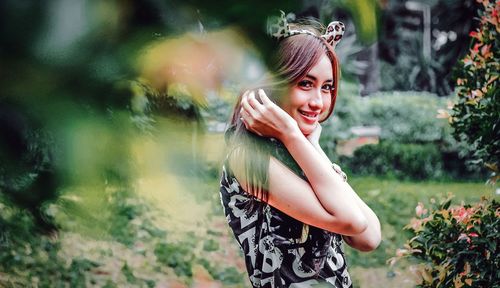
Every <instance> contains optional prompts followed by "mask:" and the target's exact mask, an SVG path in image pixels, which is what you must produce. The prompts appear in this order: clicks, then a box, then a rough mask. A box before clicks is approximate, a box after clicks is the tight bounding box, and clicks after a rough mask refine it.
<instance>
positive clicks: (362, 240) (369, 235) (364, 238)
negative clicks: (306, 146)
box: [307, 125, 382, 251]
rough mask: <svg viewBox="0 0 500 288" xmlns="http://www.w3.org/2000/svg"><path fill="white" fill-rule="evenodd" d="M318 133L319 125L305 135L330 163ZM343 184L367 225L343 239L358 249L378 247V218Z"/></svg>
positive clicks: (379, 236) (349, 187) (319, 132)
mask: <svg viewBox="0 0 500 288" xmlns="http://www.w3.org/2000/svg"><path fill="white" fill-rule="evenodd" d="M320 135H321V126H320V125H318V127H317V128H316V129H315V130H314V132H313V133H311V135H309V136H308V137H307V139H308V140H309V142H311V144H313V146H314V148H316V151H317V152H318V153H319V154H320V155H321V156H322V158H323V160H324V161H327V163H331V161H330V159H329V158H328V156H327V155H326V153H325V152H324V151H323V149H322V148H321V146H320V145H319V137H320ZM345 184H346V185H347V186H348V188H347V189H350V190H352V192H353V193H354V195H355V199H356V204H357V205H358V207H359V208H360V209H361V211H362V212H363V214H364V215H365V217H366V219H367V221H368V227H367V228H366V230H365V231H363V232H362V233H361V234H358V235H353V236H346V235H344V236H343V237H344V240H345V242H346V243H347V244H349V246H351V247H353V248H356V249H358V250H360V251H372V250H374V249H376V248H377V247H378V245H379V244H380V241H381V239H382V234H381V229H380V222H379V219H378V217H377V215H375V213H374V212H373V211H372V209H370V207H368V205H366V203H365V202H363V200H362V199H361V198H360V197H359V196H358V195H357V194H356V193H355V192H354V190H353V189H352V187H351V186H350V185H349V184H348V183H345Z"/></svg>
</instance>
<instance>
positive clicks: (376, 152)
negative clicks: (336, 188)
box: [341, 141, 444, 180]
mask: <svg viewBox="0 0 500 288" xmlns="http://www.w3.org/2000/svg"><path fill="white" fill-rule="evenodd" d="M341 163H342V164H344V165H346V168H347V169H348V170H350V171H352V172H355V173H356V174H358V175H369V174H376V175H388V176H395V177H397V178H400V179H401V178H402V179H404V178H407V179H420V180H421V179H429V178H435V179H437V178H440V177H442V176H443V174H444V171H443V166H444V165H443V161H442V158H441V154H440V152H439V150H438V148H437V147H436V146H435V145H433V144H423V145H422V144H402V143H397V142H392V141H383V142H382V143H380V144H378V145H365V146H363V147H361V148H359V149H357V150H356V151H355V152H354V155H353V157H351V158H348V157H342V158H341Z"/></svg>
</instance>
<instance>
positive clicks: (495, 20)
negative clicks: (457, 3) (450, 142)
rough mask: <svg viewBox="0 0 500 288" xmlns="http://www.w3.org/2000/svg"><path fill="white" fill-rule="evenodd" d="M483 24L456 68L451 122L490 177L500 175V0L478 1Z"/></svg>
mask: <svg viewBox="0 0 500 288" xmlns="http://www.w3.org/2000/svg"><path fill="white" fill-rule="evenodd" d="M477 2H480V3H482V4H483V5H482V6H481V8H480V9H479V11H478V13H479V20H480V25H479V27H478V28H477V29H476V30H475V31H472V32H470V34H469V35H470V36H471V38H472V41H471V44H470V47H471V49H469V53H468V54H467V55H466V56H465V58H464V59H462V60H461V61H460V63H459V65H458V69H457V70H456V81H457V88H458V89H457V94H458V101H457V103H455V105H454V106H453V111H452V113H451V115H450V118H449V119H450V122H451V125H452V127H453V128H454V129H455V130H454V131H453V135H454V136H455V138H456V139H457V140H458V141H462V142H464V143H467V144H468V145H469V146H470V147H471V148H470V149H469V151H470V152H471V154H472V155H473V157H474V158H475V159H476V163H477V164H484V165H485V166H486V167H488V168H489V169H491V170H492V171H493V175H492V178H491V180H492V181H493V182H495V181H497V180H498V179H500V175H499V166H500V99H499V98H498V97H499V93H498V77H499V73H500V72H499V71H500V64H499V63H500V46H499V44H500V39H499V37H498V32H499V31H500V18H499V15H498V11H499V10H500V1H490V0H482V1H479V0H478V1H477Z"/></svg>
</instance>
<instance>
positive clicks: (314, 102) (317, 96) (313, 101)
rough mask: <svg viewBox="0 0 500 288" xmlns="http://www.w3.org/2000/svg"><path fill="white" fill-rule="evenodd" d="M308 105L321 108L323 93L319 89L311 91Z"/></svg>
mask: <svg viewBox="0 0 500 288" xmlns="http://www.w3.org/2000/svg"><path fill="white" fill-rule="evenodd" d="M309 106H310V107H311V108H313V109H321V108H323V95H322V93H321V89H318V90H314V92H312V95H311V98H310V99H309Z"/></svg>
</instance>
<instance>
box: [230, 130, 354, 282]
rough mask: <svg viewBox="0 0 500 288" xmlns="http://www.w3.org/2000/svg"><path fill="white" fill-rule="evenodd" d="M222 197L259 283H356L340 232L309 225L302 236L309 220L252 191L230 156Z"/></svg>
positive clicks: (282, 156) (279, 149)
mask: <svg viewBox="0 0 500 288" xmlns="http://www.w3.org/2000/svg"><path fill="white" fill-rule="evenodd" d="M273 140H274V139H273ZM272 143H273V144H271V145H273V146H274V148H273V149H271V154H272V155H273V156H274V157H276V158H277V159H278V160H280V161H282V162H283V163H284V164H285V165H287V166H288V167H290V168H291V169H292V170H293V171H294V172H296V173H297V175H299V176H301V177H302V178H303V179H305V180H307V179H306V178H305V176H304V174H303V173H302V171H301V170H300V167H298V165H297V164H296V163H295V161H293V158H291V156H290V154H289V153H288V151H287V150H286V148H285V147H284V145H283V144H281V143H279V142H278V141H276V140H274V141H272ZM298 170H299V171H298ZM220 197H221V202H222V206H223V207H224V214H225V215H226V218H227V222H228V224H229V226H230V227H231V229H232V231H233V233H234V236H235V238H236V240H237V242H238V244H239V245H240V247H241V249H242V250H243V253H244V256H245V263H246V268H247V271H248V276H249V278H250V282H251V284H252V286H253V287H272V288H274V287H289V288H294V287H317V286H315V285H317V284H319V287H338V288H340V287H341V288H349V287H352V282H351V278H350V276H349V273H348V272H347V264H346V259H345V256H344V250H343V242H342V237H341V236H340V235H339V234H336V233H332V232H328V231H325V230H323V229H319V228H316V227H313V226H309V227H308V234H307V237H302V235H303V227H304V224H303V223H302V222H300V221H298V220H296V219H294V218H292V217H290V216H288V215H286V214H285V213H283V212H281V211H279V210H278V209H275V208H274V207H272V206H270V205H268V204H267V203H264V202H261V201H260V200H258V199H256V198H255V197H253V196H251V195H250V194H248V193H246V192H245V191H244V190H243V188H242V187H241V185H240V184H239V183H238V181H237V180H236V178H235V177H234V175H233V174H232V172H231V169H230V167H229V166H228V163H227V162H226V163H225V165H224V166H223V171H222V177H221V182H220ZM256 203H257V204H258V205H257V206H256V205H254V204H256ZM255 207H258V208H257V209H255ZM306 231H307V230H306Z"/></svg>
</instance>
